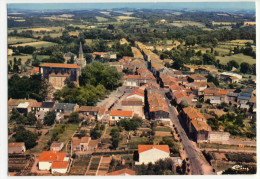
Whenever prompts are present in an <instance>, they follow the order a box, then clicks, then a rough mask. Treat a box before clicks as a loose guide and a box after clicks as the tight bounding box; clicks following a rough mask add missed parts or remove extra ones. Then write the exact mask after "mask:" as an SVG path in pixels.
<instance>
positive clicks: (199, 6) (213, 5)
mask: <svg viewBox="0 0 260 179" xmlns="http://www.w3.org/2000/svg"><path fill="white" fill-rule="evenodd" d="M125 7H128V8H147V9H184V8H187V9H192V10H255V3H254V2H170V3H167V2H165V3H163V2H160V3H152V2H150V3H42V4H36V3H35V4H32V3H26V4H25V3H21V4H17V3H16V4H11V3H10V4H8V9H26V10H29V9H30V10H56V9H57V10H59V9H71V10H82V9H112V8H125Z"/></svg>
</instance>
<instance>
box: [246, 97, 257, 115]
mask: <svg viewBox="0 0 260 179" xmlns="http://www.w3.org/2000/svg"><path fill="white" fill-rule="evenodd" d="M248 105H249V106H250V107H251V108H252V112H256V96H252V97H251V98H250V100H249V101H248Z"/></svg>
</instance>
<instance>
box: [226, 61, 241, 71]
mask: <svg viewBox="0 0 260 179" xmlns="http://www.w3.org/2000/svg"><path fill="white" fill-rule="evenodd" d="M233 67H235V68H238V67H239V64H238V63H237V62H236V61H235V60H231V61H229V62H228V63H227V70H228V71H230V70H232V68H233Z"/></svg>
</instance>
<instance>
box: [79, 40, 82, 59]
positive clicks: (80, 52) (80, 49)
mask: <svg viewBox="0 0 260 179" xmlns="http://www.w3.org/2000/svg"><path fill="white" fill-rule="evenodd" d="M80 54H83V50H82V44H81V42H80V43H79V56H80Z"/></svg>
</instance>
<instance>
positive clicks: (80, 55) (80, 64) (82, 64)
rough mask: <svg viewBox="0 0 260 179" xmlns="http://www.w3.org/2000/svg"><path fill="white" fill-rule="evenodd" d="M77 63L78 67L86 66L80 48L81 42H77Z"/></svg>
mask: <svg viewBox="0 0 260 179" xmlns="http://www.w3.org/2000/svg"><path fill="white" fill-rule="evenodd" d="M77 64H78V65H79V66H80V67H84V66H86V60H85V59H84V56H83V50H82V44H81V42H80V43H79V58H78V59H77Z"/></svg>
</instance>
